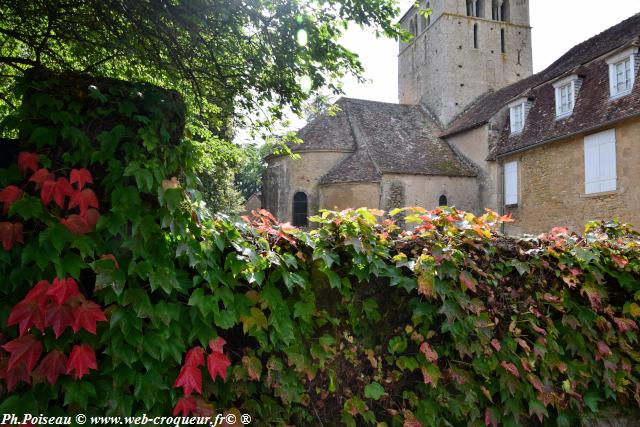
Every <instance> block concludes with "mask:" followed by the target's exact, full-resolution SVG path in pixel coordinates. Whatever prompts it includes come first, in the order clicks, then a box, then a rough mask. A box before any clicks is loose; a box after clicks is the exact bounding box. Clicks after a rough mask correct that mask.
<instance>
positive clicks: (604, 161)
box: [600, 129, 616, 191]
mask: <svg viewBox="0 0 640 427" xmlns="http://www.w3.org/2000/svg"><path fill="white" fill-rule="evenodd" d="M615 189H616V136H615V130H613V129H611V130H610V131H606V132H602V133H601V137H600V191H614V190H615Z"/></svg>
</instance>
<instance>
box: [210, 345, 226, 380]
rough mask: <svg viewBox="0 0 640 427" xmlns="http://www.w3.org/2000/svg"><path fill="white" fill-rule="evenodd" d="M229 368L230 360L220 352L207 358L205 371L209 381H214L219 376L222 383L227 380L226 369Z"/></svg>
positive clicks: (215, 352)
mask: <svg viewBox="0 0 640 427" xmlns="http://www.w3.org/2000/svg"><path fill="white" fill-rule="evenodd" d="M229 366H231V360H229V358H228V357H227V356H226V355H225V354H224V353H222V352H217V351H214V352H213V353H211V354H210V355H209V356H207V370H208V371H209V375H210V376H211V379H212V380H214V381H215V379H216V377H217V376H220V378H222V380H223V381H226V379H227V368H228V367H229Z"/></svg>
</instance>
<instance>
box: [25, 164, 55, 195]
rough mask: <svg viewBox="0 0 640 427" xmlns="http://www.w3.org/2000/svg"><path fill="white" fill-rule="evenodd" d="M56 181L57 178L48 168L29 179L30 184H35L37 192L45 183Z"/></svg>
mask: <svg viewBox="0 0 640 427" xmlns="http://www.w3.org/2000/svg"><path fill="white" fill-rule="evenodd" d="M54 179H55V176H54V175H53V174H52V173H51V172H49V170H47V169H46V168H41V169H38V170H37V171H36V172H35V173H34V174H33V175H31V178H29V182H33V183H35V184H36V190H40V188H41V187H42V184H43V183H44V182H45V181H53V180H54Z"/></svg>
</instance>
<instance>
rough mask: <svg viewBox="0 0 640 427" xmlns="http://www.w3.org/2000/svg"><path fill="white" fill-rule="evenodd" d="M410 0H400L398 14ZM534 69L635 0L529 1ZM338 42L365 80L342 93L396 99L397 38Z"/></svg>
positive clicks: (357, 35)
mask: <svg viewBox="0 0 640 427" xmlns="http://www.w3.org/2000/svg"><path fill="white" fill-rule="evenodd" d="M412 3H413V1H412V0H401V6H402V13H404V12H406V11H407V10H408V8H409V7H410V6H411V4H412ZM529 4H530V6H529V7H530V15H531V26H532V27H533V30H532V38H533V40H532V44H533V71H534V73H536V72H538V71H541V70H544V69H545V68H546V67H547V66H549V65H551V63H552V62H554V61H555V60H556V59H558V58H559V57H560V56H562V54H564V53H565V52H566V51H568V50H569V49H571V48H572V47H573V46H575V45H577V44H578V43H580V42H583V41H585V40H587V39H588V38H590V37H592V36H594V35H596V34H598V33H600V32H602V31H604V30H606V29H607V28H609V27H611V26H613V25H616V24H617V23H619V22H620V21H623V20H624V19H626V18H628V17H630V16H632V15H634V14H636V13H638V12H640V0H608V1H602V0H530V2H529ZM341 42H342V44H343V45H344V46H345V47H347V48H348V49H350V50H352V51H354V52H356V53H357V54H358V55H359V56H360V61H361V62H362V64H363V66H364V69H365V78H366V79H368V80H369V83H367V84H358V82H357V81H356V79H355V78H346V79H345V80H344V91H345V96H349V97H352V98H362V99H370V100H374V101H384V102H398V81H397V80H398V77H397V69H398V68H397V67H398V65H397V55H398V43H397V42H396V41H394V40H389V39H376V38H375V36H374V35H372V34H371V32H370V31H367V30H362V29H360V28H358V27H355V28H350V29H349V30H348V31H347V32H346V33H345V35H344V37H343V39H342V41H341Z"/></svg>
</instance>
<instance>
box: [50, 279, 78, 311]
mask: <svg viewBox="0 0 640 427" xmlns="http://www.w3.org/2000/svg"><path fill="white" fill-rule="evenodd" d="M78 295H80V291H79V290H78V283H77V282H76V281H75V280H73V279H72V278H70V277H69V278H66V279H59V278H57V277H56V278H55V279H53V283H52V284H51V286H50V287H49V289H47V296H49V297H51V299H52V300H53V301H54V302H55V303H56V304H58V305H62V304H64V303H65V302H66V301H67V300H68V299H69V298H71V297H74V296H78Z"/></svg>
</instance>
